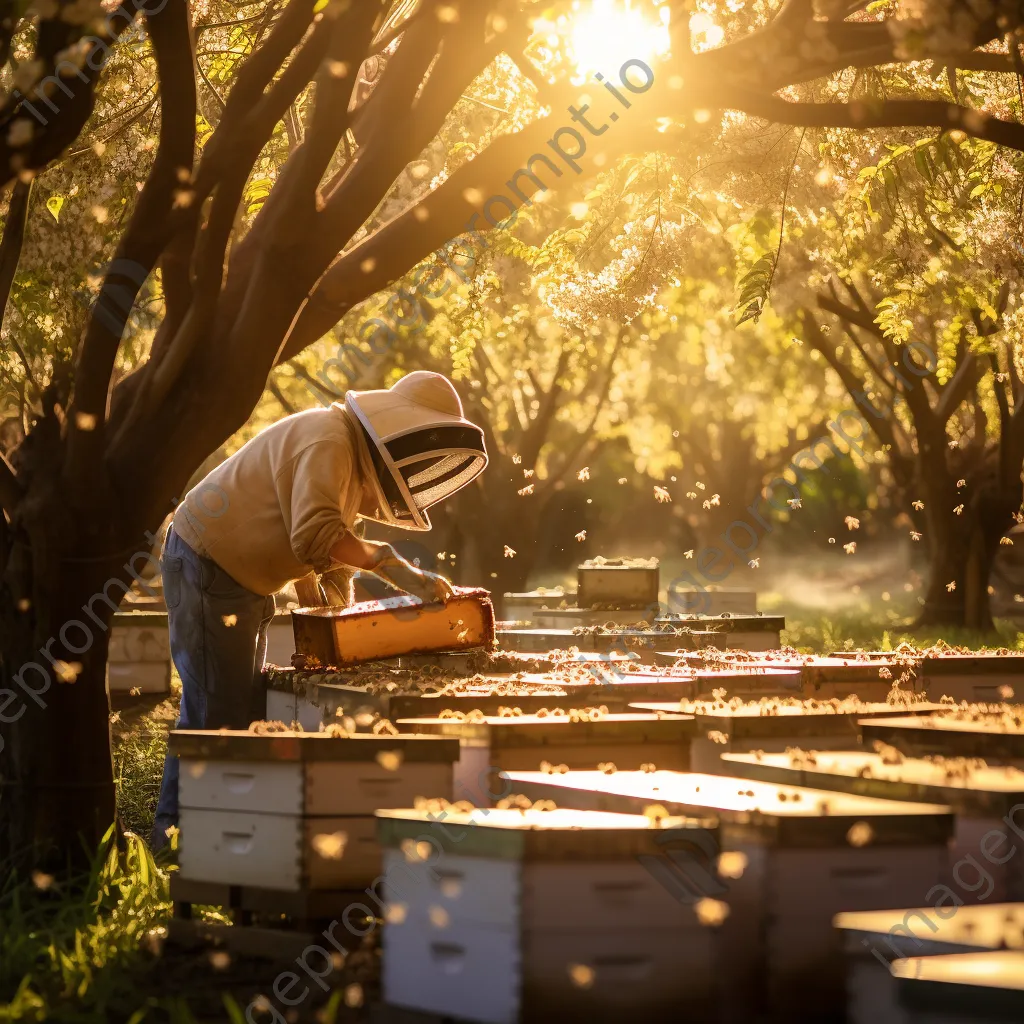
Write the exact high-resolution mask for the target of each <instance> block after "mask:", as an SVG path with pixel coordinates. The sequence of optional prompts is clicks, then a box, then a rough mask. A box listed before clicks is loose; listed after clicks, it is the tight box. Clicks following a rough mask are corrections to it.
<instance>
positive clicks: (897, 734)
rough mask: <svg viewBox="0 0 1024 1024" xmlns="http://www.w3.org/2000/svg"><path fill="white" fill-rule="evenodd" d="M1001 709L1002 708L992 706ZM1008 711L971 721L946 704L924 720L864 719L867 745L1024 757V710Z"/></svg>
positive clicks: (980, 716) (990, 757)
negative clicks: (881, 744) (938, 711)
mask: <svg viewBox="0 0 1024 1024" xmlns="http://www.w3.org/2000/svg"><path fill="white" fill-rule="evenodd" d="M989 707H993V708H995V707H998V705H989ZM1003 707H1005V708H1006V711H1005V712H998V711H993V712H992V713H989V714H985V713H981V714H978V715H977V716H976V717H972V718H968V717H966V716H964V715H963V714H962V712H960V711H956V710H951V709H950V708H949V705H943V707H942V711H941V712H940V713H938V714H934V715H928V716H926V717H922V718H915V717H913V716H896V717H891V718H880V719H874V720H872V719H870V718H866V719H864V720H862V721H861V722H860V723H859V725H860V729H861V732H862V734H863V736H864V739H865V742H870V741H872V740H878V739H880V740H882V741H883V742H886V743H891V744H892V745H894V746H896V747H898V748H899V749H900V750H903V751H904V752H906V753H911V754H917V753H949V754H953V755H956V756H962V757H981V758H985V757H987V758H989V759H992V758H1024V709H1022V708H1020V707H1019V706H1015V707H1011V706H1009V705H1004V706H1003Z"/></svg>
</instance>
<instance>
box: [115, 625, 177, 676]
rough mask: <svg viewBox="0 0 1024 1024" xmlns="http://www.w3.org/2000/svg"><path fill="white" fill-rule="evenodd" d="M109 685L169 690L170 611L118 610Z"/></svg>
mask: <svg viewBox="0 0 1024 1024" xmlns="http://www.w3.org/2000/svg"><path fill="white" fill-rule="evenodd" d="M107 688H108V690H109V691H110V692H111V693H127V692H128V691H130V690H134V689H138V690H139V691H140V692H142V693H169V692H170V689H171V642H170V636H169V633H168V630H167V612H164V611H130V612H129V611H122V612H115V613H114V615H113V617H112V619H111V624H110V646H109V648H108V651H107Z"/></svg>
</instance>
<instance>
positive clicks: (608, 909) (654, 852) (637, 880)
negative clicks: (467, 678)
mask: <svg viewBox="0 0 1024 1024" xmlns="http://www.w3.org/2000/svg"><path fill="white" fill-rule="evenodd" d="M378 818H379V822H380V837H381V843H382V845H383V846H384V847H385V879H384V887H385V892H386V895H387V900H388V905H387V911H386V914H385V919H386V924H385V928H384V960H383V993H384V998H385V1001H386V1002H387V1003H389V1004H392V1005H394V1006H399V1007H406V1008H410V1009H414V1010H419V1011H423V1012H428V1013H432V1014H437V1015H439V1016H441V1017H445V1018H448V1017H453V1018H456V1019H459V1020H472V1021H478V1022H484V1024H515V1022H523V1024H527V1022H531V1024H532V1022H534V1021H538V1022H556V1021H557V1022H559V1024H563V1022H566V1021H570V1020H587V1021H601V1022H605V1021H608V1022H611V1021H614V1022H616V1024H618V1022H621V1021H622V1020H623V1019H624V1018H629V1017H632V1018H634V1019H636V1020H644V1021H660V1020H666V1021H668V1020H675V1019H677V1018H678V1015H679V1013H680V1007H685V1008H686V1013H687V1015H688V1017H689V1018H690V1019H693V1020H710V1019H713V1016H714V1012H715V1010H714V1002H715V994H714V986H715V972H714V966H715V946H716V933H715V930H714V929H713V928H707V927H702V926H701V924H700V923H699V921H698V918H697V914H696V913H695V910H694V904H693V903H686V902H681V901H678V900H675V899H672V898H670V897H669V896H668V895H667V894H666V893H665V891H664V889H662V888H661V886H660V885H659V883H658V881H657V880H656V878H655V877H654V875H653V874H652V873H651V872H649V871H648V870H647V869H646V868H645V866H644V858H649V857H650V858H658V859H663V858H665V846H664V845H663V842H659V840H662V841H663V840H665V839H666V838H669V839H674V840H675V841H679V840H680V838H681V837H688V836H689V837H692V839H691V846H690V849H692V850H694V851H695V853H694V856H695V858H697V857H700V858H701V863H700V866H701V868H702V869H703V870H704V871H705V872H706V873H707V875H708V877H709V878H710V877H713V874H714V865H713V863H712V860H713V853H714V849H715V847H716V846H717V840H716V833H715V822H714V819H713V818H712V819H707V818H704V819H696V820H695V819H667V820H665V821H663V822H662V823H661V825H662V827H661V828H660V829H659V828H655V827H653V823H652V821H650V820H649V819H648V818H646V817H643V816H641V815H633V814H629V815H626V814H594V813H586V812H578V811H575V812H574V811H561V810H555V811H538V810H527V811H518V810H507V811H501V810H488V809H484V808H479V809H477V810H475V811H474V812H473V813H472V814H458V813H450V814H447V815H446V816H445V818H444V821H443V822H442V821H440V820H439V818H438V816H435V815H425V814H421V813H418V812H413V811H382V812H380V814H379V815H378ZM705 851H708V852H710V854H711V856H710V857H708V855H707V852H705ZM695 863H696V860H695Z"/></svg>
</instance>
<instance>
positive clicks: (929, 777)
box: [722, 751, 1024, 903]
mask: <svg viewBox="0 0 1024 1024" xmlns="http://www.w3.org/2000/svg"><path fill="white" fill-rule="evenodd" d="M722 760H723V765H724V767H725V769H726V770H727V771H729V772H732V773H735V774H736V775H742V776H743V777H744V778H751V779H758V780H760V781H763V782H773V783H779V784H783V785H798V786H813V787H815V788H816V789H829V790H835V791H837V792H844V793H856V794H859V795H861V796H873V797H879V798H881V799H886V800H916V801H923V802H925V803H940V804H946V805H947V806H949V807H952V808H953V809H954V810H955V811H956V814H957V826H956V839H955V843H954V846H953V849H952V852H951V876H950V877H949V878H947V882H948V883H949V885H950V886H951V888H952V889H953V890H954V891H955V892H956V893H957V898H958V899H959V900H960V901H962V902H966V903H971V902H974V901H979V900H980V901H989V900H991V901H998V900H1004V899H1016V900H1019V899H1024V771H1021V770H1020V769H1019V768H1014V767H1011V766H1002V767H988V766H987V765H985V764H984V763H983V762H982V763H977V762H976V763H971V762H967V761H963V760H957V759H953V760H947V759H946V758H938V759H930V760H917V759H911V758H904V757H902V755H900V754H898V753H897V752H896V751H889V752H887V753H886V754H884V755H882V754H867V753H863V752H860V751H856V752H851V751H837V752H833V751H825V752H815V753H814V754H810V753H804V752H798V753H796V752H795V753H792V754H756V755H755V754H725V755H723V758H722Z"/></svg>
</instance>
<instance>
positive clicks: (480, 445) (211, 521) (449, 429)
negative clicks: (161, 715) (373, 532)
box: [151, 371, 487, 848]
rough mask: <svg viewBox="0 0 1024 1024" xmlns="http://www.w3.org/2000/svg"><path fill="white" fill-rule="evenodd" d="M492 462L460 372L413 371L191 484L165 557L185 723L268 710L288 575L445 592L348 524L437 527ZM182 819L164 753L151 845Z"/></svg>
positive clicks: (314, 413)
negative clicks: (277, 608) (432, 514)
mask: <svg viewBox="0 0 1024 1024" xmlns="http://www.w3.org/2000/svg"><path fill="white" fill-rule="evenodd" d="M486 465H487V452H486V449H485V447H484V437H483V431H482V430H481V429H480V428H479V427H477V426H475V425H474V424H472V423H470V422H469V421H468V420H467V419H466V418H465V416H464V415H463V411H462V402H461V401H460V400H459V396H458V393H457V392H456V390H455V388H454V387H453V385H452V383H451V381H449V380H448V379H447V378H446V377H443V376H442V375H441V374H438V373H427V372H425V371H417V372H415V373H410V374H407V375H406V376H405V377H403V378H402V379H401V380H399V381H398V382H397V383H396V384H395V385H394V386H393V387H391V388H390V389H385V390H376V391H349V392H348V393H347V394H346V395H345V400H344V402H343V403H342V402H336V403H334V404H333V405H331V406H330V407H329V408H325V409H313V410H310V411H308V412H300V413H296V414H295V415H294V416H288V417H286V418H285V419H283V420H281V421H280V422H278V423H275V424H274V425H273V426H271V427H268V428H267V429H266V430H264V431H263V432H262V433H260V434H259V435H257V436H256V437H254V438H253V439H252V440H251V441H249V442H248V443H247V444H245V445H243V447H242V448H240V449H239V450H238V451H237V452H236V453H235V454H234V455H232V456H231V457H230V458H229V459H227V460H226V461H225V462H223V463H222V464H221V465H220V466H218V467H217V468H216V469H215V470H213V472H211V473H210V474H209V475H208V476H206V477H205V478H204V479H203V480H202V481H201V482H200V483H198V484H197V485H196V486H195V487H193V488H192V490H191V491H189V492H188V494H187V495H185V498H184V500H183V501H182V502H181V504H180V505H179V506H178V509H177V511H176V512H175V514H174V519H173V522H172V524H171V526H170V528H169V529H168V531H167V536H166V538H165V540H164V550H163V559H162V569H163V584H164V598H165V600H166V602H167V613H168V620H169V628H170V643H171V657H172V659H173V660H174V665H175V668H177V670H178V675H179V676H180V677H181V682H182V694H181V709H180V712H179V716H178V721H177V728H179V729H218V728H224V727H227V728H234V729H245V728H248V726H249V723H250V722H251V721H253V720H256V719H260V718H263V717H264V714H265V709H264V707H263V706H262V705H263V701H264V699H265V696H264V689H263V687H262V685H257V682H256V680H257V677H258V675H259V673H260V671H261V670H262V668H263V661H264V657H265V655H266V648H267V628H268V627H269V625H270V622H271V620H272V618H273V615H274V596H273V595H274V594H275V593H277V592H278V591H279V590H281V589H282V588H283V587H285V586H286V585H287V584H288V583H291V582H293V581H297V580H298V581H303V582H306V581H307V580H310V579H314V578H315V577H314V576H311V575H310V574H320V573H323V572H326V571H328V570H330V569H333V568H338V567H350V568H351V569H359V570H363V571H365V572H370V573H373V574H374V575H375V576H378V577H380V578H381V579H383V580H385V581H386V582H387V583H389V584H391V585H392V586H394V587H396V588H397V589H399V590H401V591H404V592H405V593H408V594H413V595H415V596H417V597H420V598H421V599H423V600H425V601H432V600H445V599H447V597H448V596H450V594H451V592H452V590H451V584H450V583H449V582H448V581H447V580H446V579H444V578H443V577H441V576H437V575H434V574H433V573H429V572H425V571H424V570H422V569H419V568H417V567H415V566H413V565H411V564H410V563H409V562H408V561H406V560H405V559H404V558H402V557H401V556H400V555H399V554H398V553H397V552H396V551H395V549H394V548H393V547H391V545H390V544H386V543H382V542H379V541H369V540H362V539H360V538H359V537H357V536H356V535H355V534H354V533H353V527H354V526H355V524H356V521H357V520H358V519H368V520H375V521H377V522H381V523H386V524H388V525H390V526H397V527H399V528H401V529H404V530H429V529H430V519H429V518H428V517H427V509H428V508H430V506H431V505H434V504H436V503H437V502H439V501H441V500H442V499H444V498H447V497H448V496H449V495H451V494H454V493H455V492H456V491H458V490H460V489H461V488H463V487H465V486H466V485H467V484H468V483H470V481H472V480H473V479H474V478H475V477H477V476H478V475H479V474H480V473H481V472H482V471H483V469H484V467H485V466H486ZM318 590H319V588H314V589H312V591H310V589H309V588H308V587H307V588H306V593H310V592H312V593H314V594H315V593H317V591H318ZM320 597H321V599H322V598H323V594H322V591H320ZM177 819H178V764H177V759H176V758H172V757H168V759H167V762H166V764H165V766H164V779H163V786H162V788H161V793H160V801H159V805H158V807H157V812H156V820H155V823H154V827H153V836H152V840H151V842H152V845H153V846H154V848H157V847H159V846H161V845H163V844H164V843H165V842H166V841H167V840H166V830H167V829H168V828H169V827H170V826H171V825H174V824H176V823H177Z"/></svg>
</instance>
